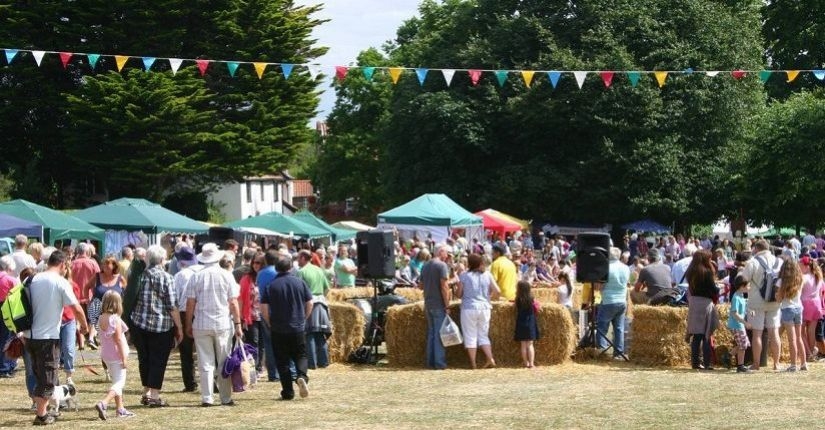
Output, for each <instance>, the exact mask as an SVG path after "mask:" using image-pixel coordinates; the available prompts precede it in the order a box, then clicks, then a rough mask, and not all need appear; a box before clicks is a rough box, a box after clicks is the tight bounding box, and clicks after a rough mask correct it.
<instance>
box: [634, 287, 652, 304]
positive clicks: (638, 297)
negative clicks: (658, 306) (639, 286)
mask: <svg viewBox="0 0 825 430" xmlns="http://www.w3.org/2000/svg"><path fill="white" fill-rule="evenodd" d="M629 294H630V301H631V302H633V304H635V305H646V304H647V301H648V298H647V293H646V292H644V291H635V290H633V289H631V290H630V292H629Z"/></svg>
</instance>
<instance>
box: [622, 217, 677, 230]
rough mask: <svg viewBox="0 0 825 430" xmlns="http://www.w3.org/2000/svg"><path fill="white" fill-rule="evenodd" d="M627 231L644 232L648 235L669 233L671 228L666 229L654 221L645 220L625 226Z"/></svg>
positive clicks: (623, 226)
mask: <svg viewBox="0 0 825 430" xmlns="http://www.w3.org/2000/svg"><path fill="white" fill-rule="evenodd" d="M622 228H623V229H625V230H633V231H644V232H648V233H669V232H670V227H665V226H663V225H661V224H659V223H658V222H656V221H653V220H652V219H649V218H648V219H643V220H639V221H634V222H631V223H628V224H623V225H622Z"/></svg>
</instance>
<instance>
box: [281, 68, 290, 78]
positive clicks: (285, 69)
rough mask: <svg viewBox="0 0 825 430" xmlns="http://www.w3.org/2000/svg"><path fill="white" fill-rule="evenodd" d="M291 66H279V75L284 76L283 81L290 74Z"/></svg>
mask: <svg viewBox="0 0 825 430" xmlns="http://www.w3.org/2000/svg"><path fill="white" fill-rule="evenodd" d="M292 67H293V65H292V64H281V73H283V74H284V79H289V75H290V74H291V73H292Z"/></svg>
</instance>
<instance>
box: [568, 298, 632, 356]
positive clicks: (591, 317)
mask: <svg viewBox="0 0 825 430" xmlns="http://www.w3.org/2000/svg"><path fill="white" fill-rule="evenodd" d="M594 288H595V286H594V285H593V284H592V283H591V284H590V297H589V300H588V305H587V332H585V334H584V336H582V338H581V340H580V341H579V346H578V348H577V349H578V350H582V351H583V350H585V349H586V348H587V347H593V349H597V350H599V353H598V354H596V355H595V356H594V357H593V358H596V357H600V356H602V355H604V353H605V352H607V350H608V349H610V348H613V350H614V351H615V350H616V346H615V345H614V344H613V341H611V340H610V339H608V338H607V335H606V334H604V333H602V332H600V331H599V328H598V325H597V324H596V292H595V290H594ZM599 338H601V339H603V340H604V341H605V342H607V346H606V347H604V348H603V349H602V348H599V346H598V345H599V344H598V342H597V341H598V339H599ZM619 355H620V356H621V357H622V358H623V359H624V361H630V359H629V358H627V355H625V353H624V351H622V352H620V353H619Z"/></svg>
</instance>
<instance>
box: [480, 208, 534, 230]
mask: <svg viewBox="0 0 825 430" xmlns="http://www.w3.org/2000/svg"><path fill="white" fill-rule="evenodd" d="M481 212H484V213H486V214H488V215H492V216H494V217H497V218H501V219H506V220H508V221H511V222H514V223H516V224H518V225H520V226H521V228H522V229H526V228H530V221H527V220H523V219H520V218H516V217H514V216H512V215H508V214H506V213H504V212H501V211H497V210H495V209H484V210H483V211H481Z"/></svg>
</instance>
